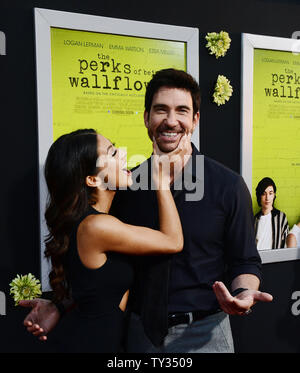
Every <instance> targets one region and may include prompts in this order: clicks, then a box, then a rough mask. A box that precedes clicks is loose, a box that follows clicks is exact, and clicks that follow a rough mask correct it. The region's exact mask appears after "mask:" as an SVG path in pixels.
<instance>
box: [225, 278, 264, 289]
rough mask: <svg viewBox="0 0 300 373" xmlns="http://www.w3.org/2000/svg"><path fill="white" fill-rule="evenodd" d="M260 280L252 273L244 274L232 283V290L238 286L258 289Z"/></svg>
mask: <svg viewBox="0 0 300 373" xmlns="http://www.w3.org/2000/svg"><path fill="white" fill-rule="evenodd" d="M259 284H260V280H259V278H258V277H257V276H255V275H252V274H243V275H239V276H237V277H235V278H234V279H233V281H232V283H231V291H233V290H235V289H238V288H245V289H251V290H258V288H259Z"/></svg>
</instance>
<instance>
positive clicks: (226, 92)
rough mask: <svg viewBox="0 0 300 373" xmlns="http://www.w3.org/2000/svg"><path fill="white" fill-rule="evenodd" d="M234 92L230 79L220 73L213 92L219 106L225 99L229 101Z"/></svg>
mask: <svg viewBox="0 0 300 373" xmlns="http://www.w3.org/2000/svg"><path fill="white" fill-rule="evenodd" d="M232 92H233V89H232V87H231V85H230V81H229V80H228V79H227V78H226V77H225V76H224V75H219V76H218V79H217V83H216V85H215V91H214V94H213V99H214V102H215V103H216V104H218V106H219V105H224V104H225V101H229V98H230V96H231V95H232Z"/></svg>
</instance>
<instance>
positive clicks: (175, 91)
mask: <svg viewBox="0 0 300 373" xmlns="http://www.w3.org/2000/svg"><path fill="white" fill-rule="evenodd" d="M144 120H145V125H146V127H147V129H148V135H149V137H150V139H151V140H153V137H154V138H155V140H156V142H157V145H158V147H159V148H160V150H161V151H163V152H166V153H168V152H171V151H172V150H174V149H176V148H177V146H178V144H179V142H180V139H181V137H182V136H183V135H184V134H185V133H186V134H187V133H189V132H191V133H192V132H193V131H194V129H195V127H196V125H197V123H198V120H199V112H198V113H196V114H195V115H193V100H192V96H191V94H190V92H189V91H186V90H184V89H179V88H168V87H162V88H160V89H159V90H158V91H157V92H156V93H155V95H154V96H153V100H152V105H151V109H150V113H148V112H145V113H144Z"/></svg>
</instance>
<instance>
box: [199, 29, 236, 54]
mask: <svg viewBox="0 0 300 373" xmlns="http://www.w3.org/2000/svg"><path fill="white" fill-rule="evenodd" d="M205 39H206V40H207V42H208V43H207V44H206V47H207V48H208V49H209V51H210V52H209V54H214V55H215V56H216V58H219V57H224V56H225V54H226V52H227V50H228V49H229V47H230V42H231V39H230V37H229V35H228V32H226V31H221V32H220V33H217V32H209V33H208V34H207V35H206V36H205Z"/></svg>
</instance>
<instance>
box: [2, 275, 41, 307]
mask: <svg viewBox="0 0 300 373" xmlns="http://www.w3.org/2000/svg"><path fill="white" fill-rule="evenodd" d="M9 286H10V294H12V296H13V298H14V301H15V305H16V306H17V305H18V303H19V301H20V300H30V299H34V298H38V297H39V296H40V295H42V292H41V284H40V281H39V280H37V279H36V278H35V277H34V276H33V275H32V274H31V273H28V275H25V276H20V275H17V277H16V278H14V279H13V280H12V282H11V283H10V284H9Z"/></svg>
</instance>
